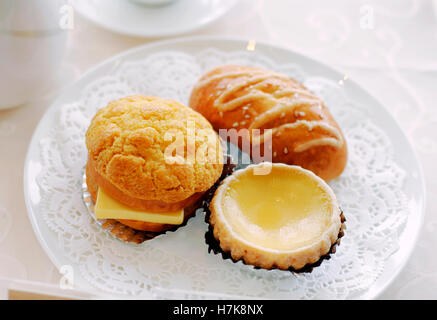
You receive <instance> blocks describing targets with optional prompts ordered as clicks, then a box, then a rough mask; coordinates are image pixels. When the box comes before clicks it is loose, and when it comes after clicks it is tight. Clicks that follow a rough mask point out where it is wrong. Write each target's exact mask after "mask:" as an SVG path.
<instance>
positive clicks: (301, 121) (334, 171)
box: [189, 65, 347, 180]
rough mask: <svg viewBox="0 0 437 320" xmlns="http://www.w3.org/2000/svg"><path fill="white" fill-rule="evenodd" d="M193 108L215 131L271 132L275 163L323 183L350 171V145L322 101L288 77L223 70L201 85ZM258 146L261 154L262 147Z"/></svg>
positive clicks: (237, 68)
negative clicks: (304, 171) (293, 167)
mask: <svg viewBox="0 0 437 320" xmlns="http://www.w3.org/2000/svg"><path fill="white" fill-rule="evenodd" d="M189 105H190V107H192V108H193V109H194V110H196V111H198V112H200V113H201V114H202V115H204V116H205V117H206V118H207V119H208V120H209V121H210V122H211V124H212V125H213V127H214V129H215V130H217V131H218V130H219V129H233V128H235V129H237V130H240V129H243V128H246V129H249V130H250V132H253V131H252V130H253V129H260V130H264V129H273V135H272V136H271V140H270V141H271V144H272V162H281V163H287V164H294V165H299V166H301V167H303V168H305V169H308V170H311V171H313V172H314V173H315V174H317V175H318V176H320V177H321V178H323V179H325V180H331V179H334V178H336V177H338V176H339V175H340V174H341V173H342V172H343V170H344V168H345V166H346V162H347V146H346V140H345V139H344V136H343V133H342V132H341V130H340V128H339V126H338V124H337V122H336V121H335V120H334V119H333V117H332V116H331V114H330V113H329V111H328V109H327V108H326V107H325V105H324V103H323V101H322V100H321V99H320V98H318V97H317V96H315V95H314V94H313V93H311V92H310V91H309V90H308V89H306V88H305V87H304V86H303V85H302V84H300V83H298V82H297V81H295V80H293V79H291V78H288V77H286V76H284V75H280V74H277V73H274V72H271V71H267V70H264V69H261V68H257V67H246V66H235V65H226V66H221V67H218V68H216V69H214V70H212V71H210V72H208V73H207V74H205V75H204V76H203V77H202V78H201V79H200V80H199V82H198V83H197V84H196V85H195V87H194V89H193V91H192V92H191V97H190V103H189ZM261 133H263V131H261ZM243 139H244V138H243ZM246 139H249V140H251V139H250V137H249V138H246ZM268 140H269V139H268V136H267V135H266V136H265V141H268ZM252 141H255V140H253V139H252ZM262 141H263V140H262ZM242 144H243V142H242V140H240V143H239V146H240V148H241V145H242ZM252 146H253V145H252ZM260 146H261V150H263V147H264V145H263V142H261V143H260ZM252 157H254V156H253V155H252ZM254 160H255V161H256V159H254Z"/></svg>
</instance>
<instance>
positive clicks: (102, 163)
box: [86, 95, 223, 203]
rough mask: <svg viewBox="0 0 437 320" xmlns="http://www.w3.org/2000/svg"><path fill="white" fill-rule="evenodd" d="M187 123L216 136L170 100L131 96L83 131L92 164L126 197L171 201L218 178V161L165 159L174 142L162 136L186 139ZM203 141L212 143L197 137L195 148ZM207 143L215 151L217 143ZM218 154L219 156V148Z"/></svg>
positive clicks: (197, 117)
mask: <svg viewBox="0 0 437 320" xmlns="http://www.w3.org/2000/svg"><path fill="white" fill-rule="evenodd" d="M188 121H191V123H194V124H195V128H196V130H204V131H206V132H211V133H213V134H215V133H214V131H213V129H212V127H211V125H210V123H209V122H208V121H207V120H206V119H205V118H204V117H203V116H202V115H200V114H199V113H197V112H195V111H193V110H192V109H191V108H188V107H187V106H184V105H182V104H181V103H178V102H176V101H173V100H168V99H161V98H157V97H148V96H142V95H136V96H129V97H126V98H122V99H119V100H116V101H112V102H110V103H109V104H108V106H106V107H105V108H102V109H101V110H99V111H98V112H97V114H96V115H95V116H94V118H93V119H92V121H91V124H90V126H89V128H88V131H87V133H86V145H87V148H88V155H89V158H90V159H91V161H92V163H93V168H94V169H95V171H96V172H97V173H98V174H99V175H100V176H101V177H103V178H104V179H105V180H106V181H108V182H109V183H110V184H111V185H113V186H115V187H116V188H117V189H118V190H119V191H120V192H121V193H123V194H125V195H126V196H128V197H130V198H137V199H142V200H156V201H162V202H166V203H174V202H180V201H183V200H185V199H187V198H189V197H191V196H193V195H194V194H195V193H201V192H204V191H206V190H208V189H209V188H210V187H211V186H212V185H213V184H214V182H215V181H216V180H217V179H218V178H219V177H220V174H221V172H222V169H223V164H222V162H218V161H215V162H211V161H203V162H202V161H195V162H194V163H189V162H184V163H168V161H167V159H166V158H165V151H166V149H167V148H168V147H169V146H170V145H171V144H172V143H173V140H172V139H171V137H170V139H169V138H167V139H166V138H165V137H164V136H165V134H166V133H167V132H172V135H173V136H175V137H176V136H180V135H182V137H183V138H184V139H185V141H187V131H188V130H187V122H188ZM196 132H197V131H196ZM205 144H208V146H209V144H211V143H209V141H208V142H205V141H204V140H202V139H198V138H197V137H196V139H195V148H196V149H195V150H198V149H201V148H200V147H202V146H203V147H204V146H205ZM209 147H211V148H215V150H217V146H216V144H214V146H209ZM217 154H218V155H220V157H221V154H222V150H221V149H220V147H219V149H218V152H217Z"/></svg>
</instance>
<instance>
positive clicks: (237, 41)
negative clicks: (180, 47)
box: [23, 36, 426, 300]
mask: <svg viewBox="0 0 437 320" xmlns="http://www.w3.org/2000/svg"><path fill="white" fill-rule="evenodd" d="M248 41H249V39H244V38H241V37H222V36H192V37H180V38H177V39H164V40H159V41H152V42H150V43H147V44H143V45H139V46H134V47H132V48H130V49H127V50H125V51H122V52H120V53H118V54H116V55H113V56H111V57H109V58H106V59H104V60H103V61H101V62H99V63H97V64H96V65H94V66H93V67H91V68H89V69H88V70H87V71H85V72H84V73H83V74H82V75H80V76H79V78H78V79H76V80H75V81H73V82H72V83H70V84H69V85H67V86H66V87H64V88H63V89H62V90H61V91H60V92H59V94H58V95H57V97H56V99H55V100H53V102H52V103H51V104H50V106H49V107H48V108H47V109H46V110H45V112H44V114H43V116H42V117H41V119H40V120H39V122H38V125H37V126H36V127H35V129H34V132H33V134H32V138H31V139H30V142H29V144H28V148H27V151H26V156H25V161H24V174H23V189H24V190H23V191H24V198H25V205H26V209H27V210H26V211H27V215H28V218H29V220H30V222H31V225H32V229H33V231H34V234H35V236H36V237H37V239H38V241H39V242H40V244H41V246H42V247H43V249H44V251H45V253H46V254H47V255H48V257H49V259H50V260H51V262H52V263H53V264H54V265H55V267H56V268H57V269H58V270H59V268H60V266H61V262H60V260H59V259H58V257H56V256H55V255H54V253H53V252H51V250H49V247H48V246H47V243H46V240H45V239H44V237H43V236H42V234H41V230H40V229H39V227H38V225H37V221H36V219H35V212H34V211H33V208H32V203H31V200H30V194H29V193H30V191H29V182H30V180H29V172H28V171H29V163H30V161H31V151H32V148H34V147H35V145H36V144H37V142H38V141H36V138H37V135H38V133H39V132H40V131H41V130H43V127H44V126H43V124H44V122H45V121H47V119H48V118H49V116H50V114H51V113H53V112H55V111H56V110H57V109H58V107H57V105H59V102H60V101H62V99H63V97H64V95H66V94H67V93H68V92H69V91H70V89H72V88H73V87H74V86H75V85H77V83H78V82H79V81H81V80H83V79H84V78H86V77H88V76H90V75H91V74H93V73H94V72H95V71H96V70H98V69H100V68H101V67H102V66H104V65H106V64H109V63H111V62H114V61H116V60H117V59H120V58H122V57H125V56H130V55H133V54H135V53H137V52H140V51H142V50H150V49H153V48H157V47H158V48H159V47H165V46H166V45H167V46H168V45H174V44H176V45H177V44H180V43H183V42H196V43H208V45H209V46H210V47H216V48H219V45H218V43H220V42H226V43H232V45H234V46H235V47H237V45H245V44H247V43H248ZM257 45H260V46H263V47H265V48H266V49H273V50H280V51H286V52H288V53H291V54H294V55H296V56H299V57H300V58H302V59H305V60H307V61H310V62H311V63H315V64H319V65H321V66H323V67H325V68H327V69H329V70H331V71H332V72H334V73H337V74H339V75H341V74H343V72H341V71H340V70H339V69H337V68H336V67H332V66H330V65H328V64H327V63H325V62H321V61H320V60H318V59H315V58H313V57H312V56H308V55H306V54H303V53H301V52H299V51H296V50H293V49H290V48H287V47H286V46H284V45H279V44H277V43H273V42H271V41H257ZM242 48H244V46H242ZM348 81H349V82H350V83H353V84H354V85H355V86H356V87H357V88H358V89H359V90H361V91H362V92H363V93H365V94H366V95H367V96H369V97H370V98H371V99H373V100H374V101H375V102H376V103H377V104H378V105H379V107H380V108H382V109H383V110H384V111H385V112H386V113H387V114H388V116H389V117H390V118H391V120H392V121H393V124H394V126H395V127H396V129H397V130H398V132H399V134H400V135H401V136H402V138H403V139H404V142H405V147H406V148H407V149H409V151H410V152H411V157H412V159H413V161H414V163H415V165H416V169H417V171H418V178H417V180H418V183H419V184H420V194H421V204H420V212H419V216H417V217H416V218H417V219H419V221H418V222H417V223H416V230H415V231H416V232H415V234H414V237H412V239H411V240H410V241H409V243H410V244H411V245H410V246H409V247H408V248H407V251H406V252H405V253H404V255H403V260H402V262H400V263H399V264H398V265H397V266H396V270H395V271H394V272H392V273H390V275H389V276H387V277H386V280H385V282H384V283H383V284H382V285H379V286H377V288H376V289H374V290H373V291H374V292H373V294H369V291H370V289H371V288H372V287H374V286H375V283H376V282H377V281H378V279H380V278H381V275H382V274H383V273H381V274H380V275H379V276H378V278H377V279H376V280H375V283H373V284H372V285H371V286H370V287H369V289H368V290H367V291H366V292H365V293H364V294H363V295H360V296H359V297H358V298H357V299H366V300H367V299H378V298H379V297H380V296H381V294H382V293H384V292H385V290H386V289H387V288H388V287H389V286H390V285H391V284H392V283H393V281H394V280H395V279H396V278H397V277H398V275H399V274H400V273H401V271H402V270H404V268H405V266H406V264H407V263H408V262H409V261H410V258H411V255H412V253H413V251H414V248H415V247H416V245H417V241H418V238H419V235H420V233H421V230H422V228H423V224H424V218H425V214H426V184H425V178H424V170H423V166H422V162H421V161H420V159H419V156H418V153H417V150H416V148H415V147H414V145H413V143H412V141H411V140H410V137H409V136H407V134H406V133H405V132H404V130H403V129H402V127H401V126H400V124H399V122H398V120H397V119H396V118H395V117H394V116H393V115H392V113H391V112H390V111H389V109H388V108H387V107H386V106H385V105H384V104H383V103H381V102H380V101H379V100H378V98H376V97H375V96H374V95H372V94H370V93H369V92H368V90H367V89H366V88H365V87H364V86H363V85H361V84H359V83H358V82H357V81H355V80H354V79H353V78H352V79H348ZM408 218H410V217H408ZM408 220H410V219H408ZM408 224H409V221H407V222H406V226H405V228H406V227H407V226H408ZM61 260H62V259H61ZM383 272H384V271H383ZM75 278H77V277H75ZM82 283H85V282H84V281H82ZM88 287H89V285H88ZM96 290H100V289H96Z"/></svg>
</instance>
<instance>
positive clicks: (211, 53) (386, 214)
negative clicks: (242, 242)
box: [37, 49, 408, 299]
mask: <svg viewBox="0 0 437 320" xmlns="http://www.w3.org/2000/svg"><path fill="white" fill-rule="evenodd" d="M225 63H228V64H229V63H233V64H245V65H256V66H261V67H264V68H268V69H272V70H275V71H279V72H282V73H285V74H287V75H289V76H291V77H294V78H296V79H298V80H300V81H302V82H303V83H304V84H305V85H306V86H307V87H308V88H309V89H310V90H312V91H313V92H315V93H316V94H318V95H319V96H321V97H322V98H323V99H324V100H325V103H326V105H327V107H328V108H329V109H330V110H331V112H332V114H333V115H334V117H335V118H336V119H337V121H338V122H339V124H340V126H341V128H342V129H343V132H344V134H345V136H346V140H347V143H348V147H349V160H348V165H347V168H346V170H345V171H344V173H343V174H342V175H341V177H340V178H338V179H336V180H335V181H332V182H331V183H330V185H331V186H332V187H333V189H334V191H335V193H336V195H337V197H338V201H339V203H340V205H341V207H342V209H343V211H344V213H345V216H346V219H347V230H346V234H345V236H344V237H343V238H342V241H341V245H340V246H339V247H338V248H337V252H336V254H334V255H333V256H332V258H331V259H330V260H328V261H325V262H324V263H322V265H321V266H320V267H317V268H315V269H314V270H313V272H312V273H310V274H298V275H292V274H290V273H289V272H285V273H284V272H281V271H266V270H254V269H252V268H250V267H248V266H246V265H243V264H242V263H236V264H234V263H232V262H229V261H224V260H222V259H221V257H220V256H219V255H214V254H208V252H207V245H206V244H205V240H204V234H205V232H206V231H207V225H206V223H205V222H204V220H203V219H204V218H203V214H202V213H201V212H200V213H199V212H198V213H197V216H196V217H195V218H193V219H190V220H189V222H188V224H187V225H186V226H185V227H182V228H180V229H179V230H178V231H177V232H173V233H168V234H166V235H165V236H162V237H158V238H156V239H153V240H150V241H146V242H144V243H143V244H141V245H130V244H125V243H122V242H121V241H118V240H117V239H115V238H113V237H112V236H111V235H109V234H108V233H107V232H105V231H104V230H102V229H101V228H100V226H99V225H98V224H97V223H95V221H93V220H92V218H91V217H90V215H89V214H88V212H87V208H86V207H85V205H84V202H83V200H82V195H81V192H82V191H81V182H82V171H83V168H84V166H85V163H86V159H87V151H86V147H85V138H84V134H85V131H86V129H87V127H88V125H89V123H90V120H91V118H92V116H93V115H94V114H95V112H96V111H97V109H99V108H101V107H103V106H105V105H106V104H107V103H108V102H109V101H110V100H113V99H117V98H119V97H122V96H126V95H130V94H139V93H142V94H147V95H157V96H162V97H166V98H172V99H176V100H178V101H181V102H183V103H187V102H188V97H189V94H190V92H191V88H192V86H193V84H194V83H195V82H196V81H197V80H198V78H199V77H200V76H201V75H202V74H203V73H204V72H205V71H207V70H208V69H210V68H212V67H214V66H216V65H219V64H225ZM58 110H59V111H58V112H59V113H58V115H57V116H58V121H57V125H56V127H54V128H52V130H51V131H50V134H49V135H48V136H46V137H45V138H44V139H43V140H41V141H40V147H41V155H40V157H41V162H42V168H43V169H42V171H41V173H40V174H39V176H38V178H37V181H38V185H39V187H40V191H41V202H40V203H41V207H40V208H41V211H40V212H42V214H43V218H44V221H45V222H46V223H47V225H48V227H49V228H50V229H51V230H52V232H54V233H55V235H56V237H57V242H58V246H59V248H60V249H61V250H62V252H64V254H65V257H66V258H68V260H69V261H71V264H72V265H74V266H77V268H78V270H79V272H80V276H81V277H82V278H83V279H85V280H86V281H88V282H89V283H90V284H91V285H92V286H94V287H95V288H97V289H99V290H102V291H105V292H110V293H118V294H128V295H136V296H138V295H142V294H144V295H146V294H148V293H149V294H154V295H155V296H157V295H159V292H161V294H162V295H163V296H166V294H167V293H169V292H182V293H183V296H182V297H192V296H193V295H196V296H197V297H202V296H204V297H228V296H229V297H236V296H249V297H260V298H273V299H281V298H285V299H297V298H304V299H310V298H318V299H322V298H330V299H335V298H337V299H341V298H353V297H357V296H359V295H360V293H363V291H365V290H367V289H368V288H369V286H371V285H372V283H373V282H374V281H375V280H376V279H377V277H378V275H379V274H380V273H381V272H382V270H383V269H384V266H385V263H386V261H387V259H388V258H389V257H390V256H391V255H392V254H393V253H394V252H395V251H396V250H397V249H398V236H399V235H400V234H401V231H402V228H403V227H404V225H405V223H406V220H407V216H408V206H407V201H406V196H405V194H404V193H403V192H402V184H403V179H404V175H405V172H404V171H403V170H402V169H401V168H400V167H399V166H398V165H397V164H396V163H395V161H394V157H393V152H392V144H391V141H390V140H389V139H388V137H387V136H386V135H385V133H384V132H383V131H382V130H381V129H379V128H378V127H377V126H376V125H375V124H374V123H372V121H371V120H370V119H369V118H368V117H367V116H366V111H365V108H364V107H363V106H360V105H359V104H358V103H357V102H356V101H351V100H349V98H348V97H346V96H345V95H344V93H343V89H342V86H340V85H338V84H337V82H334V81H332V80H329V79H326V78H321V77H317V75H308V74H306V73H305V70H302V69H301V68H300V67H299V66H296V65H293V64H285V65H277V64H276V63H275V62H274V61H272V60H271V59H269V58H268V57H266V56H263V55H261V54H259V53H257V52H247V51H236V52H226V53H225V52H221V51H218V50H215V49H206V50H203V51H201V52H199V53H198V54H196V55H189V54H186V53H182V52H177V51H166V52H159V53H156V54H152V55H149V56H148V57H146V58H144V59H141V60H137V61H128V62H124V63H119V64H116V65H114V66H113V68H112V69H111V70H110V73H108V74H107V76H104V77H100V78H97V79H95V80H94V81H93V82H92V83H90V84H89V85H88V86H87V88H86V89H85V90H84V91H83V93H82V96H80V97H77V101H75V102H73V103H71V104H66V105H64V106H62V108H59V109H58ZM166 290H169V291H166ZM172 290H173V291H172ZM166 292H167V293H166Z"/></svg>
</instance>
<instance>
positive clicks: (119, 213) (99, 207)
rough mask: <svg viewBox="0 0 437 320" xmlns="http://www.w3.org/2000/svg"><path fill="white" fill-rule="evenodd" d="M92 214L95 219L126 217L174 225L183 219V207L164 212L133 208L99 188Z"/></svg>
mask: <svg viewBox="0 0 437 320" xmlns="http://www.w3.org/2000/svg"><path fill="white" fill-rule="evenodd" d="M94 214H95V216H96V218H97V219H127V220H137V221H145V222H154V223H162V224H176V225H177V224H181V223H182V222H183V221H184V209H181V210H179V211H175V212H164V213H162V212H159V213H158V212H148V211H140V210H135V209H132V208H129V207H128V206H126V205H124V204H122V203H120V202H118V201H116V200H114V199H112V198H111V197H110V196H108V194H106V193H105V192H104V191H103V190H102V189H100V188H99V191H98V194H97V202H96V205H95V207H94Z"/></svg>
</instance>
